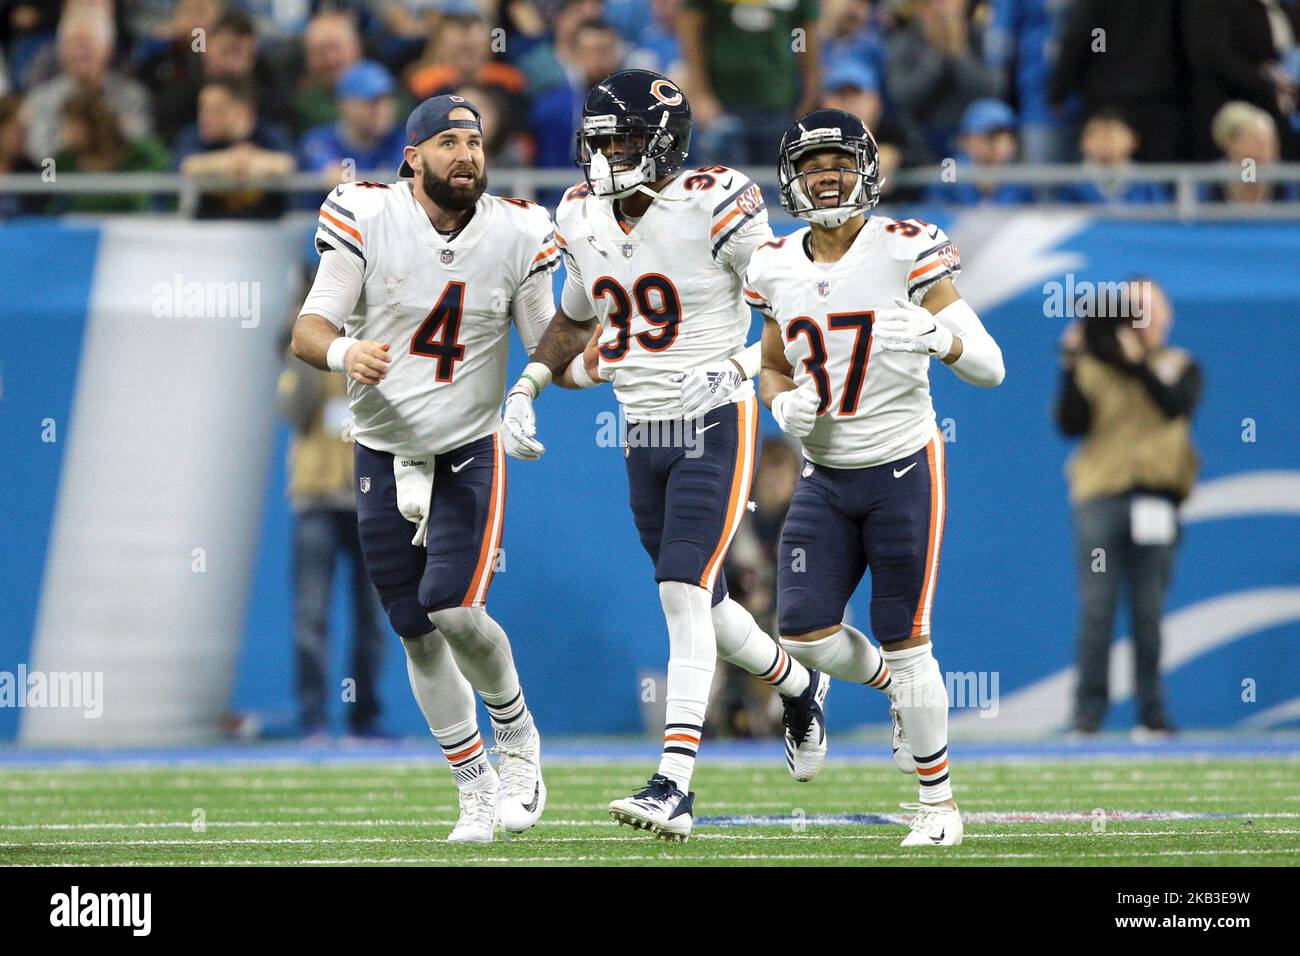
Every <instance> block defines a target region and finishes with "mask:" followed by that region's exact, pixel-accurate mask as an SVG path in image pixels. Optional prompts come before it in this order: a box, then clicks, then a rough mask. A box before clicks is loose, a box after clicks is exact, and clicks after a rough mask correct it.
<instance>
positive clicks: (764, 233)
mask: <svg viewBox="0 0 1300 956" xmlns="http://www.w3.org/2000/svg"><path fill="white" fill-rule="evenodd" d="M771 241H772V227H771V226H770V225H768V222H767V210H766V209H760V210H759V211H758V213H757V214H756V215H755V216H754V218H752V219H750V220H749V221H748V222H747V223H745V224H744V225H743V226H741V227H740V229H738V230H737V231H736V232H735V234H734V235H733V236H732V237H731V238H730V239H728V240H727V244H726V246H725V247H724V248H723V249H722V250H721V251H720V252H719V253H718V261H719V262H722V263H724V264H725V265H726V266H727V267H728V268H730V269H731V271H732V272H734V273H735V274H736V275H737V276H739V277H740V278H741V279H743V278H744V277H745V271H746V270H747V269H748V268H749V260H750V258H752V257H753V255H754V250H755V249H757V248H758V247H759V246H761V245H762V244H763V243H765V242H771Z"/></svg>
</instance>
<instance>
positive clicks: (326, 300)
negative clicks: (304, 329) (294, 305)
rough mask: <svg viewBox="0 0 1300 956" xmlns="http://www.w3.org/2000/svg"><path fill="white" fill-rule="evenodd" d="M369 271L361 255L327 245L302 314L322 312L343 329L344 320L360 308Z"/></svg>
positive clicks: (320, 314) (335, 325) (326, 317)
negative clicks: (366, 274)
mask: <svg viewBox="0 0 1300 956" xmlns="http://www.w3.org/2000/svg"><path fill="white" fill-rule="evenodd" d="M365 271H366V267H365V263H364V262H362V261H361V259H359V258H358V257H357V256H355V255H353V254H352V253H350V252H343V251H341V250H339V249H331V248H327V249H326V250H325V251H324V252H322V253H321V257H320V267H319V268H318V269H317V270H316V281H315V282H313V283H312V284H311V291H310V292H308V293H307V298H306V299H305V300H304V301H303V303H302V308H301V309H299V310H298V314H299V315H319V316H321V317H322V318H324V319H325V320H326V321H327V322H329V323H330V325H332V326H334V327H335V328H336V329H340V330H341V329H342V328H343V323H344V321H345V320H346V319H347V317H348V316H349V315H351V314H352V310H353V309H354V308H356V305H357V300H358V299H360V298H361V288H362V286H363V285H364V284H365Z"/></svg>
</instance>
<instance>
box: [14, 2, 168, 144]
mask: <svg viewBox="0 0 1300 956" xmlns="http://www.w3.org/2000/svg"><path fill="white" fill-rule="evenodd" d="M57 42H58V57H59V67H60V69H61V71H62V72H61V73H60V74H59V75H58V76H57V77H55V78H54V79H52V80H48V81H47V82H45V83H41V84H39V85H38V86H35V87H33V88H32V90H31V92H30V93H28V95H27V102H26V110H27V114H28V132H27V154H28V155H29V156H30V157H31V158H32V159H34V160H35V161H36V162H38V163H39V162H40V161H41V160H42V159H43V158H45V157H48V156H53V155H54V153H55V151H56V150H57V149H58V142H59V125H60V124H61V123H62V121H63V105H64V104H65V103H66V102H67V101H68V100H69V99H70V98H71V97H72V96H73V95H74V94H76V93H79V92H89V93H96V92H99V93H103V95H104V99H105V100H106V102H107V103H108V106H109V108H110V109H111V110H112V111H113V112H114V113H115V114H117V118H118V122H119V123H121V125H122V131H123V133H124V134H125V135H126V136H127V137H128V138H130V139H135V138H137V137H140V136H144V135H145V134H147V133H148V132H149V131H150V128H151V126H150V117H151V116H152V114H151V113H150V110H149V94H148V92H147V91H146V90H145V88H144V86H143V85H141V84H140V83H139V82H138V81H136V80H134V79H132V78H131V77H129V76H126V75H125V74H122V73H116V72H113V71H112V70H110V69H109V64H110V62H111V60H112V56H113V43H114V27H113V20H112V17H111V16H110V15H109V14H108V13H106V12H104V11H93V10H87V11H84V12H76V13H74V12H68V13H66V14H65V15H64V16H63V18H62V19H61V20H60V21H59V30H58V41H57Z"/></svg>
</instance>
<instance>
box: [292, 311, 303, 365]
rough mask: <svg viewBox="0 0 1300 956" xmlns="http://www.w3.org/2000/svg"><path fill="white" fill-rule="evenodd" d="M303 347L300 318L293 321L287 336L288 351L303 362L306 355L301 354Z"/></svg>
mask: <svg viewBox="0 0 1300 956" xmlns="http://www.w3.org/2000/svg"><path fill="white" fill-rule="evenodd" d="M305 349H306V343H305V342H304V341H303V334H302V320H301V319H300V320H298V321H296V322H294V323H293V333H292V335H291V336H290V338H289V351H290V352H292V353H293V356H294V358H296V359H301V360H302V361H304V362H305V361H307V357H306V355H304V354H303V353H304V351H305Z"/></svg>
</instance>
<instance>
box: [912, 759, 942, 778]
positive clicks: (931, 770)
mask: <svg viewBox="0 0 1300 956" xmlns="http://www.w3.org/2000/svg"><path fill="white" fill-rule="evenodd" d="M947 769H948V761H947V759H945V760H944V761H943V762H942V763H941V764H939V766H937V767H917V768H916V772H917V773H919V774H920V775H921V776H922V777H933V776H934V775H935V774H936V773H942V772H943V771H945V770H947Z"/></svg>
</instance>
